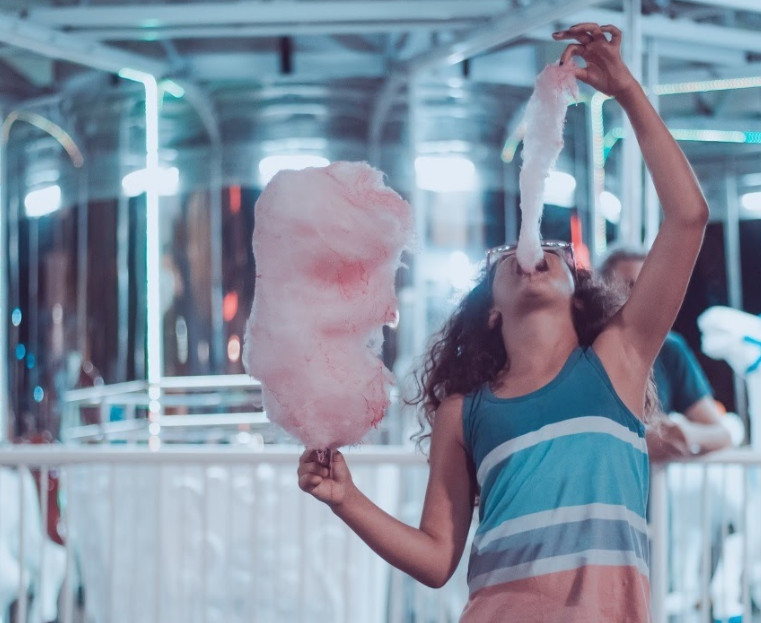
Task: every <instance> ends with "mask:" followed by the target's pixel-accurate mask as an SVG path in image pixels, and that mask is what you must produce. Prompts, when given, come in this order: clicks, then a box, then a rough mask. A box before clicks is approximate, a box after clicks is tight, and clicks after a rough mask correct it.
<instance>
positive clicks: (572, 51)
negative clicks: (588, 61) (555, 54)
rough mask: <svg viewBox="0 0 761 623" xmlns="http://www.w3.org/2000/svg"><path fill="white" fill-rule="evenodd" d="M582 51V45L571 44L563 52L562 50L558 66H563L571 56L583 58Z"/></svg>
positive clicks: (583, 49)
mask: <svg viewBox="0 0 761 623" xmlns="http://www.w3.org/2000/svg"><path fill="white" fill-rule="evenodd" d="M584 51H585V48H584V46H583V45H581V44H579V43H572V44H571V45H569V46H567V47H566V49H565V50H563V54H562V55H561V56H560V64H561V65H564V64H565V63H567V62H568V61H570V60H571V57H573V56H581V57H582V58H584Z"/></svg>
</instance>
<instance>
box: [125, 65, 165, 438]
mask: <svg viewBox="0 0 761 623" xmlns="http://www.w3.org/2000/svg"><path fill="white" fill-rule="evenodd" d="M119 76H120V77H121V78H125V79H127V80H132V81H134V82H140V83H141V84H142V85H143V87H144V88H145V168H146V169H147V170H148V171H149V172H150V174H149V175H148V176H147V177H148V180H149V181H148V185H147V188H146V192H145V221H146V222H145V229H146V233H145V236H146V245H145V246H146V249H145V266H146V299H147V300H146V307H147V327H146V331H147V336H146V348H147V353H146V359H147V364H148V374H147V376H148V398H149V402H148V419H149V420H150V422H151V424H150V426H149V430H150V433H151V437H152V439H150V440H149V445H151V447H157V446H158V443H159V441H158V439H159V433H160V424H159V418H160V417H161V400H160V398H161V388H160V383H161V374H162V370H161V364H162V361H163V353H162V344H161V288H160V275H161V270H160V268H161V255H160V252H159V246H160V240H159V192H158V187H157V184H156V180H157V178H158V168H159V97H160V94H159V88H158V83H157V82H156V78H155V77H154V76H152V75H151V74H147V73H144V72H141V71H135V70H133V69H129V68H125V69H122V70H121V71H120V72H119Z"/></svg>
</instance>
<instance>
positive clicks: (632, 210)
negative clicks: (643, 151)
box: [621, 0, 642, 244]
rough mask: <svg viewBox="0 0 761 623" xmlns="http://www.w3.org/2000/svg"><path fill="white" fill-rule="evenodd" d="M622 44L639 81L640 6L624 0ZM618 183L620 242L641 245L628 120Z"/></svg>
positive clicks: (638, 164)
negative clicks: (620, 203) (619, 181)
mask: <svg viewBox="0 0 761 623" xmlns="http://www.w3.org/2000/svg"><path fill="white" fill-rule="evenodd" d="M624 18H625V20H624V21H625V23H626V28H625V31H626V34H627V37H626V42H625V49H624V59H625V60H626V64H627V65H628V66H629V70H630V71H631V72H632V75H633V76H634V77H635V78H637V80H641V79H642V23H641V19H642V3H641V0H627V2H626V3H625V4H624ZM622 155H623V162H622V172H621V175H622V181H623V185H622V186H623V193H622V194H623V197H622V203H623V206H624V209H623V213H622V215H621V238H622V239H623V241H624V242H625V243H627V244H639V243H640V242H641V241H642V156H641V155H640V151H639V146H638V145H637V139H636V137H635V136H634V130H633V128H632V126H631V123H629V119H628V118H626V117H625V118H624V142H623V154H622Z"/></svg>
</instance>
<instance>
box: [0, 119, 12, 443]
mask: <svg viewBox="0 0 761 623" xmlns="http://www.w3.org/2000/svg"><path fill="white" fill-rule="evenodd" d="M2 127H3V129H5V123H3V124H2ZM7 156H8V137H7V136H6V133H5V132H3V135H2V137H0V444H2V443H3V442H5V441H7V440H8V436H9V435H8V426H9V424H10V418H9V417H8V416H9V414H10V411H11V401H10V387H9V385H8V384H9V382H10V378H9V373H8V366H9V363H10V361H9V356H10V355H9V353H8V304H9V303H10V291H9V288H8V253H9V249H8V226H7V222H8V202H7V201H6V197H7V196H8V185H7V184H6V181H7V178H8V164H7Z"/></svg>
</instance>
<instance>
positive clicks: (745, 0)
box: [689, 0, 761, 13]
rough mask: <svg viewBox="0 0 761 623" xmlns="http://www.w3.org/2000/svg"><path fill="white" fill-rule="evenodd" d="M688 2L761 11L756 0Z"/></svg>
mask: <svg viewBox="0 0 761 623" xmlns="http://www.w3.org/2000/svg"><path fill="white" fill-rule="evenodd" d="M689 2H691V3H692V4H703V5H708V6H714V7H716V8H717V9H730V10H734V11H747V12H749V13H761V3H760V2H759V1H758V0H689Z"/></svg>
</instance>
